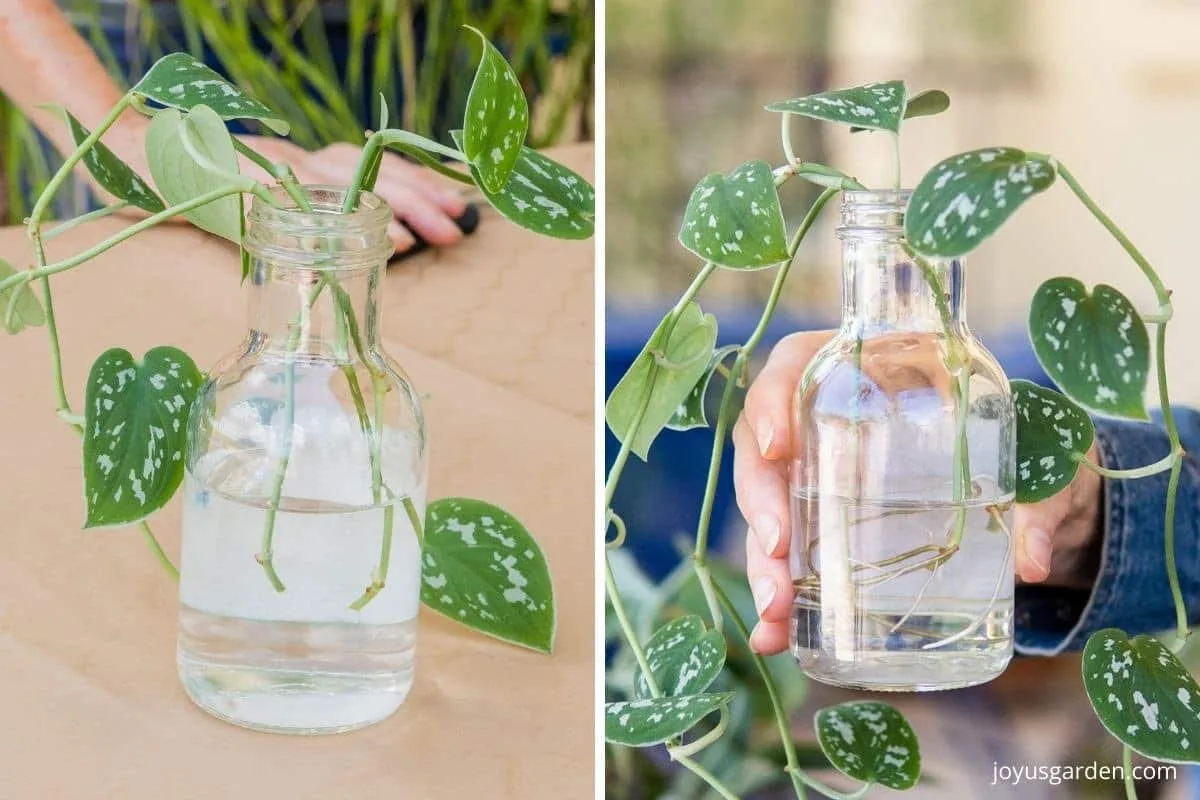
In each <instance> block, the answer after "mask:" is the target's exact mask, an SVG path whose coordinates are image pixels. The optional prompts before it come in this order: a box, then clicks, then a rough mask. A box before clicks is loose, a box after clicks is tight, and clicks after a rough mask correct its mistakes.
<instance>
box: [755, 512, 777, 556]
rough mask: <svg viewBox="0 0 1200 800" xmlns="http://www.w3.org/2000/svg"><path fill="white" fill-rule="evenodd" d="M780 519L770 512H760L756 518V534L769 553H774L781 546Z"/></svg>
mask: <svg viewBox="0 0 1200 800" xmlns="http://www.w3.org/2000/svg"><path fill="white" fill-rule="evenodd" d="M779 533H780V531H779V520H777V519H775V517H773V516H772V515H770V514H759V515H758V516H757V517H756V518H755V519H754V535H755V537H757V539H758V543H759V544H760V545H762V548H763V550H764V551H765V552H766V554H767V555H772V554H773V553H774V552H775V548H776V547H778V546H779Z"/></svg>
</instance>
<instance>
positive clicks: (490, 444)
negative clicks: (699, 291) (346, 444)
mask: <svg viewBox="0 0 1200 800" xmlns="http://www.w3.org/2000/svg"><path fill="white" fill-rule="evenodd" d="M555 155H556V157H557V158H559V159H561V160H563V161H565V162H567V163H568V164H570V165H571V166H573V167H574V168H575V169H577V170H579V171H580V172H582V173H583V174H584V175H585V176H590V175H591V173H592V166H591V165H592V148H591V147H590V146H573V147H569V148H564V149H560V150H559V151H558V152H557V153H556V154H555ZM118 227H119V223H117V222H113V221H111V220H105V221H101V222H98V223H93V224H89V225H86V226H82V227H81V228H79V229H76V230H73V231H71V232H69V233H67V234H65V235H63V236H61V237H60V238H56V239H54V240H53V241H52V242H51V243H50V244H51V245H52V248H51V253H50V255H51V257H52V258H53V257H54V256H55V255H58V256H62V255H64V254H67V253H72V252H78V251H79V250H81V249H83V248H84V247H86V246H88V245H89V244H91V243H93V242H95V241H98V240H99V239H101V238H103V237H104V236H106V235H111V233H113V232H114V231H115V230H116V229H117V228H118ZM0 258H4V259H5V260H8V261H10V262H12V263H13V264H14V265H18V266H25V265H27V264H28V263H29V261H30V248H29V242H28V241H27V240H26V238H25V234H24V231H23V230H21V229H17V228H9V229H0ZM239 269H240V268H239V263H238V259H237V256H236V253H235V252H234V251H233V250H232V249H231V248H230V247H229V246H228V245H227V244H225V243H222V242H219V241H217V240H215V239H213V238H211V237H208V236H205V235H203V234H201V233H199V232H196V231H194V230H191V229H188V228H184V227H182V226H175V225H170V226H164V227H162V228H159V229H157V230H154V231H151V232H148V233H147V234H144V235H142V236H140V237H136V238H135V239H134V240H132V241H130V242H127V243H125V244H123V245H121V246H119V247H118V248H116V249H114V250H111V251H109V252H108V253H106V254H105V255H104V256H103V257H102V258H100V259H98V260H97V261H95V262H93V263H91V264H88V265H85V266H83V267H81V268H79V269H76V270H74V271H72V272H70V273H67V274H64V275H61V276H58V277H57V278H55V283H54V288H55V301H56V302H55V306H56V310H57V312H58V317H59V327H60V330H61V332H62V337H63V348H64V361H65V367H66V375H67V386H68V391H69V394H70V395H71V398H72V401H73V403H74V405H75V406H76V407H77V408H78V407H79V405H80V404H81V400H82V387H83V384H84V380H85V377H86V375H87V371H88V368H89V366H90V364H91V362H92V361H93V359H94V358H95V357H96V356H97V355H98V354H99V353H100V352H101V351H103V350H104V349H106V348H108V347H111V346H122V347H125V348H128V349H129V350H130V351H132V352H134V353H141V352H144V351H145V350H146V349H148V348H149V347H152V346H154V345H158V344H173V345H177V346H179V347H182V348H183V349H184V350H186V351H187V352H188V353H190V354H191V355H192V356H193V357H194V358H195V359H196V360H197V363H198V364H200V365H201V367H202V368H203V367H205V366H206V365H208V364H211V363H213V362H214V361H215V360H216V358H217V357H218V356H220V355H221V354H223V353H224V352H226V351H228V350H231V349H232V348H234V347H235V346H236V345H237V344H238V342H239V341H240V339H241V337H242V336H243V334H244V325H245V312H244V306H245V294H244V290H243V288H242V287H241V286H240V285H239ZM592 276H593V243H592V242H591V241H586V242H560V241H556V240H551V239H544V238H542V237H539V236H535V235H533V234H528V233H525V232H523V231H521V230H519V229H517V228H516V227H514V226H512V225H511V224H509V223H508V222H506V221H505V220H503V219H502V218H500V217H499V216H498V215H496V214H495V213H494V212H492V211H490V210H485V211H484V214H483V221H482V224H481V226H480V229H479V231H478V232H477V234H476V235H474V236H473V237H470V238H469V239H468V240H466V241H465V242H464V243H462V244H461V245H459V246H456V247H454V248H451V249H448V250H445V251H439V252H430V253H426V254H422V255H421V256H418V257H414V258H412V259H408V260H405V261H401V262H399V263H397V264H395V265H394V266H393V267H391V268H390V270H389V274H388V277H387V280H386V282H385V285H384V290H383V294H384V315H383V336H384V338H385V343H386V346H387V348H388V350H389V351H390V352H391V353H392V355H393V356H395V357H396V358H397V360H398V361H400V363H401V364H403V366H404V367H405V369H406V370H407V371H408V372H409V373H410V375H411V376H412V378H413V380H414V383H415V384H416V385H417V387H418V389H420V390H421V391H422V392H423V393H425V394H426V395H427V396H428V398H427V400H426V406H425V407H426V410H427V414H428V418H429V425H430V431H431V433H430V436H431V439H430V441H431V454H432V475H431V485H430V496H431V497H444V496H448V495H455V494H467V495H471V496H475V497H481V498H485V499H488V500H491V501H493V502H496V503H498V504H500V505H502V506H504V507H506V508H508V509H510V510H511V511H512V512H513V513H514V514H516V515H517V517H518V518H520V519H522V520H523V521H524V522H525V523H526V524H527V525H528V526H529V528H530V530H531V531H532V532H533V533H534V535H535V536H536V537H537V538H538V540H539V541H540V542H541V543H542V545H543V547H544V548H545V551H546V555H547V558H548V559H549V562H550V567H551V570H552V572H553V575H554V583H555V588H556V590H557V601H558V637H557V642H556V647H555V652H554V655H553V656H551V657H546V656H540V655H537V654H534V653H531V652H528V651H525V650H521V649H518V648H514V647H510V646H506V645H503V644H500V643H497V642H493V641H491V640H488V639H485V638H483V637H481V636H479V635H476V634H474V633H471V632H469V631H467V630H466V629H463V628H460V627H458V626H456V625H454V624H452V623H449V622H447V621H445V620H443V619H442V618H441V617H439V616H437V615H435V614H432V613H428V612H423V614H422V617H421V631H420V639H419V645H418V658H417V677H416V685H415V687H414V689H413V692H412V694H411V695H410V696H409V699H408V701H407V703H406V704H405V705H404V706H403V707H402V708H401V710H400V711H399V713H398V714H397V715H396V716H395V717H393V718H392V719H390V720H387V721H386V722H384V723H382V724H380V725H378V726H375V727H373V728H369V729H367V730H363V731H359V732H355V733H349V734H344V735H341V736H334V737H318V738H295V737H286V736H272V735H266V734H260V733H252V732H249V731H245V730H241V729H239V728H235V727H233V726H230V725H227V724H224V723H221V722H218V721H217V720H215V719H213V718H211V717H209V716H208V715H206V714H205V713H203V712H202V711H200V710H198V709H197V708H195V707H193V706H192V704H191V703H190V702H189V701H188V699H187V698H186V696H185V695H184V693H183V690H182V689H181V688H180V686H179V685H178V681H177V679H176V676H175V667H174V663H175V634H176V613H177V600H176V588H175V585H174V584H172V583H171V581H170V580H169V579H168V578H167V577H166V575H165V573H163V571H162V570H161V568H160V567H159V566H158V565H157V564H156V563H155V561H154V559H153V557H152V556H151V554H150V553H149V551H148V550H147V548H146V546H145V544H144V543H143V542H142V540H141V538H140V536H139V534H138V532H137V531H136V529H133V528H129V529H121V530H117V531H98V532H86V531H83V530H81V529H80V526H81V523H82V519H83V500H82V479H81V473H80V467H79V463H80V443H79V440H78V438H77V437H76V436H75V435H74V434H73V433H72V432H71V431H70V429H69V428H67V426H65V425H64V424H62V423H61V422H59V421H58V420H57V418H56V416H55V413H54V394H53V389H52V384H51V379H50V366H49V357H48V347H47V343H46V336H45V332H44V330H43V329H34V330H28V331H25V332H24V333H22V334H21V335H19V336H17V337H3V338H0V365H2V366H3V372H2V373H0V375H2V377H0V798H3V800H93V799H95V800H100V799H103V800H109V798H112V800H140V798H154V799H155V800H158V799H159V798H170V799H171V800H191V799H192V798H195V799H196V800H216V799H217V798H222V799H226V798H228V799H230V800H241V799H242V798H247V800H249V798H254V800H277V798H278V799H282V798H288V799H289V800H302V799H304V798H313V800H316V798H321V800H341V799H342V798H396V799H397V800H399V798H414V799H419V800H439V799H440V798H456V799H457V798H463V799H464V800H466V799H467V798H556V799H558V798H582V797H590V796H591V795H592V791H593V786H594V782H593V781H594V779H593V756H594V752H595V751H594V745H593V732H594V723H593V719H594V716H593V694H594V693H593V676H594V674H595V670H594V667H593V664H594V658H595V656H596V653H595V649H594V638H595V637H594V634H593V631H594V624H593V619H594V617H593V597H594V592H593V591H592V586H593V585H594V582H593V544H592V543H593V539H594V525H593V519H594V514H593V482H594V468H593V430H594V428H593V423H592V408H593V334H592V331H593V307H594V306H593V288H592V286H593V283H592ZM178 513H179V512H178V506H177V503H172V504H171V506H169V507H168V508H167V509H166V510H165V511H164V512H162V513H160V514H159V515H157V516H156V517H155V518H154V520H153V521H154V524H155V528H156V531H157V532H158V534H159V536H160V538H162V539H163V540H164V542H165V544H166V546H167V549H168V551H169V552H170V553H171V555H172V556H173V557H174V556H176V555H177V553H178V545H179V516H178Z"/></svg>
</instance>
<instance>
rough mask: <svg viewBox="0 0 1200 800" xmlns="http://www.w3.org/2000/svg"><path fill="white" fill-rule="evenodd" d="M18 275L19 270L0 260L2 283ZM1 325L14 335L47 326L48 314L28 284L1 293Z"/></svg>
mask: <svg viewBox="0 0 1200 800" xmlns="http://www.w3.org/2000/svg"><path fill="white" fill-rule="evenodd" d="M16 274H17V270H15V269H14V268H13V266H12V265H11V264H9V263H8V262H7V261H5V260H4V259H0V281H3V280H4V279H5V278H11V277H12V276H13V275H16ZM0 324H2V325H3V327H4V330H6V331H8V332H9V333H13V334H16V333H20V332H21V331H23V330H25V329H26V328H27V327H36V326H38V325H44V324H46V312H45V310H43V309H42V304H41V303H39V302H38V299H37V297H36V296H35V295H34V294H33V291H32V290H31V289H30V288H29V284H28V283H20V284H17V285H16V286H12V287H10V288H8V289H5V290H4V291H2V292H0Z"/></svg>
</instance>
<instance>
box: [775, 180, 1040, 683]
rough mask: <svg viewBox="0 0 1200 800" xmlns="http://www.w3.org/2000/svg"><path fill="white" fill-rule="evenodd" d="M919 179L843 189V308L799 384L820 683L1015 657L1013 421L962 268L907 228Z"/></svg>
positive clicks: (969, 675)
mask: <svg viewBox="0 0 1200 800" xmlns="http://www.w3.org/2000/svg"><path fill="white" fill-rule="evenodd" d="M907 202H908V193H907V192H847V193H846V194H845V199H844V202H843V205H842V224H841V226H840V227H839V228H838V236H839V238H840V239H841V240H842V253H843V269H844V276H843V289H842V298H843V299H842V306H843V309H842V310H843V317H842V324H841V327H840V328H839V330H838V331H837V334H836V335H835V336H834V338H833V340H832V341H831V342H829V344H828V345H827V346H826V347H825V348H823V349H822V350H821V351H820V353H819V354H818V355H817V356H816V357H815V358H814V359H813V361H812V363H811V364H810V365H809V367H808V369H807V371H806V372H805V374H804V376H803V378H802V379H801V381H800V384H799V386H798V387H797V389H796V393H795V398H794V406H793V452H794V453H795V454H796V460H795V462H794V463H793V464H792V468H791V478H790V483H791V495H792V499H791V508H792V541H791V550H790V555H789V557H790V565H791V572H792V578H793V583H794V586H795V590H796V594H795V601H794V609H793V614H792V627H791V649H792V653H793V654H794V656H795V657H796V659H797V661H798V662H799V664H800V666H801V667H802V668H803V670H804V671H805V672H806V673H807V674H808V675H810V676H811V677H813V678H815V679H816V680H819V681H821V682H823V683H829V684H834V685H838V686H847V687H853V688H859V689H871V690H884V691H926V690H934V689H949V688H955V687H961V686H970V685H973V684H977V683H982V682H984V681H987V680H990V679H991V678H994V677H995V676H997V675H999V674H1000V673H1001V672H1002V671H1003V670H1004V668H1005V666H1006V665H1007V664H1008V661H1009V659H1010V658H1011V657H1012V602H1013V566H1012V536H1011V533H1010V521H1011V509H1012V503H1013V497H1014V492H1015V488H1016V485H1015V474H1014V473H1015V466H1016V422H1015V414H1014V410H1013V404H1012V399H1011V396H1010V394H1009V388H1008V379H1007V378H1006V377H1005V375H1004V372H1003V371H1002V370H1001V369H1000V366H999V365H998V364H997V363H996V360H995V358H993V357H992V355H991V354H990V353H988V352H987V350H985V349H984V348H983V346H982V345H981V344H980V343H979V341H978V340H977V339H976V338H975V337H974V335H972V333H971V331H970V330H969V329H968V328H967V324H966V321H965V317H964V307H963V268H962V264H961V263H960V262H959V261H957V260H955V261H940V262H931V261H924V260H916V259H914V258H913V257H911V256H910V255H909V254H907V253H906V251H905V249H904V244H903V212H904V208H905V206H906V204H907Z"/></svg>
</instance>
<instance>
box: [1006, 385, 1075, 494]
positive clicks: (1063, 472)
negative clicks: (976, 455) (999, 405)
mask: <svg viewBox="0 0 1200 800" xmlns="http://www.w3.org/2000/svg"><path fill="white" fill-rule="evenodd" d="M1011 386H1012V397H1013V405H1014V406H1015V407H1016V412H1017V502H1018V503H1036V502H1038V501H1039V500H1045V499H1046V498H1047V497H1050V496H1052V495H1055V494H1057V493H1058V492H1060V491H1062V490H1063V489H1065V488H1067V486H1068V485H1069V484H1070V483H1071V481H1072V480H1073V479H1074V478H1075V473H1076V472H1078V470H1079V461H1080V460H1081V459H1082V458H1084V457H1085V456H1086V454H1087V451H1088V448H1090V447H1091V446H1092V441H1093V440H1094V439H1095V438H1096V429H1095V426H1093V425H1092V420H1091V419H1090V418H1089V417H1088V415H1087V413H1085V412H1084V410H1083V409H1082V408H1080V407H1079V406H1077V405H1076V404H1075V403H1073V402H1072V401H1071V400H1070V399H1069V398H1067V397H1064V396H1063V395H1061V394H1059V393H1058V392H1056V391H1053V390H1051V389H1046V388H1044V387H1042V386H1038V385H1037V384H1036V383H1032V382H1031V381H1025V380H1015V381H1012V383H1011Z"/></svg>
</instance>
